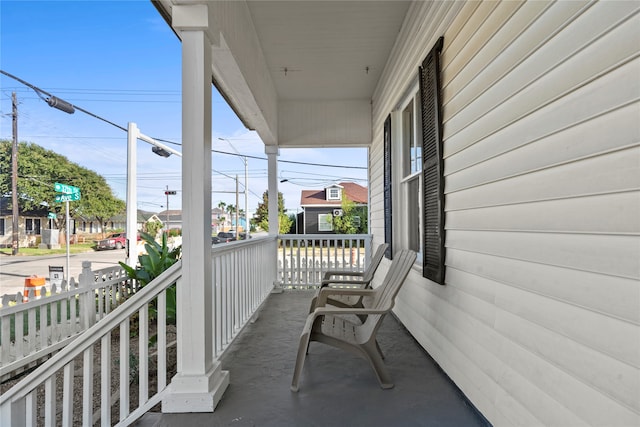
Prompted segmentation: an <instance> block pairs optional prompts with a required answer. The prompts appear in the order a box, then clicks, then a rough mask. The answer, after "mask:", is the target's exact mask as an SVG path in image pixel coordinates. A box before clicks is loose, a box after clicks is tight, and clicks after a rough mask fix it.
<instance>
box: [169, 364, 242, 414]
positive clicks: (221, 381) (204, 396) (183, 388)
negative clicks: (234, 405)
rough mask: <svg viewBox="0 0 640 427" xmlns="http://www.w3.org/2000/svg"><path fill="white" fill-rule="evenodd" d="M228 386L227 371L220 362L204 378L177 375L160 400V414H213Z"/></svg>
mask: <svg viewBox="0 0 640 427" xmlns="http://www.w3.org/2000/svg"><path fill="white" fill-rule="evenodd" d="M228 386H229V371H223V370H222V369H221V368H220V362H216V364H215V366H214V368H213V369H212V370H211V371H210V372H208V373H207V374H206V375H204V376H189V375H183V374H177V375H176V376H175V377H173V379H172V380H171V384H170V385H169V389H168V390H167V393H166V394H165V396H164V397H163V398H162V412H163V413H187V412H213V410H214V409H215V408H216V405H217V404H218V402H220V399H222V395H223V394H224V392H225V390H226V389H227V387H228Z"/></svg>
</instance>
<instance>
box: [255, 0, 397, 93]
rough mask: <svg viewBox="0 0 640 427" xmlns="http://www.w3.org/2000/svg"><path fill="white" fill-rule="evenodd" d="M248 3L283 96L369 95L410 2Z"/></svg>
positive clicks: (267, 59) (276, 85) (266, 57)
mask: <svg viewBox="0 0 640 427" xmlns="http://www.w3.org/2000/svg"><path fill="white" fill-rule="evenodd" d="M248 5H249V10H250V11H251V16H252V17H253V22H254V25H255V29H256V33H257V35H258V38H259V39H260V43H261V46H262V51H263V53H264V55H265V59H266V61H267V66H268V68H269V72H270V74H271V78H272V79H273V81H274V84H275V87H276V92H277V94H278V99H279V100H281V101H283V100H321V99H324V100H334V99H368V100H370V99H371V96H372V94H373V90H374V88H375V85H376V83H377V82H378V79H379V78H380V74H381V73H382V70H383V68H384V66H385V64H386V61H387V57H388V55H389V52H390V51H391V48H392V47H393V43H394V42H395V39H396V36H397V34H398V31H399V30H400V26H401V25H402V21H403V19H404V16H405V14H406V11H407V7H408V2H404V1H402V2H399V1H373V2H366V1H364V2H363V1H345V2H339V1H251V2H248Z"/></svg>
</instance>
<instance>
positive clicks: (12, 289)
mask: <svg viewBox="0 0 640 427" xmlns="http://www.w3.org/2000/svg"><path fill="white" fill-rule="evenodd" d="M82 261H91V269H92V270H97V269H99V268H105V267H109V266H112V265H116V264H118V261H125V251H124V249H122V250H112V251H100V252H86V253H81V254H75V255H71V256H70V257H69V268H70V270H71V277H73V278H75V279H76V280H78V276H79V275H80V272H81V271H82ZM50 265H51V266H62V267H64V266H65V265H66V255H64V254H63V255H51V256H17V257H14V256H11V255H3V254H0V296H2V295H5V294H15V293H17V292H22V291H23V289H24V279H25V277H30V276H32V275H37V276H44V277H45V278H46V280H47V285H48V284H49V266H50Z"/></svg>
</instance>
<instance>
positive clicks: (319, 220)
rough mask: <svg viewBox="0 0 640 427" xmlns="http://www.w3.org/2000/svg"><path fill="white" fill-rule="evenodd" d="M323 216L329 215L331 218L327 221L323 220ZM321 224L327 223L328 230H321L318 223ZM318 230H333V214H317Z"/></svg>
mask: <svg viewBox="0 0 640 427" xmlns="http://www.w3.org/2000/svg"><path fill="white" fill-rule="evenodd" d="M323 217H329V218H331V219H330V220H329V221H323V220H322V218H323ZM321 224H328V225H329V227H330V229H329V230H323V229H322V228H321V227H320V225H321ZM318 231H333V215H332V214H330V213H319V214H318Z"/></svg>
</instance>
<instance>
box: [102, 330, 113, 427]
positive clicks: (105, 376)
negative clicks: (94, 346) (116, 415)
mask: <svg viewBox="0 0 640 427" xmlns="http://www.w3.org/2000/svg"><path fill="white" fill-rule="evenodd" d="M100 424H101V425H103V426H109V425H111V331H109V332H107V333H106V334H105V335H104V336H103V337H102V339H101V340H100Z"/></svg>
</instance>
